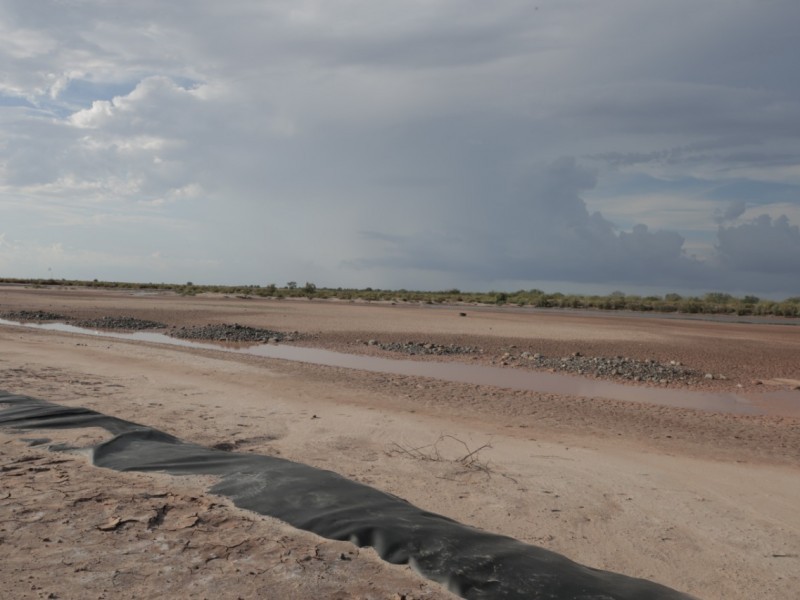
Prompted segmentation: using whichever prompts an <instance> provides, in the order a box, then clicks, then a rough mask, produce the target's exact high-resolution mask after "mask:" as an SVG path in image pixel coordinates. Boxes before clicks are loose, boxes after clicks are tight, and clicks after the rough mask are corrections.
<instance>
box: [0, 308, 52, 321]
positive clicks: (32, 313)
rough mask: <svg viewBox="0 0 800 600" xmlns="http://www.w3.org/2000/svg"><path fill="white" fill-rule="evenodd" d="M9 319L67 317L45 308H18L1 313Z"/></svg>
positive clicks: (46, 319)
mask: <svg viewBox="0 0 800 600" xmlns="http://www.w3.org/2000/svg"><path fill="white" fill-rule="evenodd" d="M0 317H2V318H3V319H8V320H9V321H66V320H67V317H65V316H64V315H60V314H58V313H54V312H48V311H45V310H16V311H9V312H4V313H2V314H0Z"/></svg>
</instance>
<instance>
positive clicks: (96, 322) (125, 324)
mask: <svg viewBox="0 0 800 600" xmlns="http://www.w3.org/2000/svg"><path fill="white" fill-rule="evenodd" d="M73 325H76V326H78V327H86V328H87V329H126V330H128V331H142V330H144V329H164V328H165V327H166V325H164V323H159V322H157V321H147V320H145V319H137V318H136V317H125V316H122V317H100V318H99V319H83V320H81V321H75V322H74V323H73Z"/></svg>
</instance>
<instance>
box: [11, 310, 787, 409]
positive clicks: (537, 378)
mask: <svg viewBox="0 0 800 600" xmlns="http://www.w3.org/2000/svg"><path fill="white" fill-rule="evenodd" d="M0 325H15V326H20V325H22V326H24V327H31V328H34V329H44V330H49V331H60V332H66V333H79V334H83V335H91V336H94V337H104V338H113V339H122V340H137V341H142V342H153V343H158V344H167V345H170V346H180V347H184V348H200V349H206V350H218V351H219V350H221V351H225V352H234V353H238V354H250V355H254V356H263V357H266V358H279V359H283V360H291V361H298V362H306V363H312V364H317V365H325V366H330V367H343V368H347V369H359V370H362V371H370V372H376V373H391V374H395V375H411V376H417V377H429V378H431V379H438V380H442V381H453V382H459V383H469V384H474V385H491V386H496V387H500V388H506V389H512V390H525V391H534V392H544V393H551V394H564V395H569V396H581V397H586V398H606V399H610V400H624V401H630V402H643V403H647V404H656V405H660V406H673V407H679V408H693V409H697V410H704V411H710V412H719V413H727V414H745V415H748V414H749V415H757V414H768V415H779V416H795V417H800V392H798V391H789V390H780V391H771V392H764V393H760V394H734V393H722V392H698V391H687V390H679V389H666V388H649V387H640V386H631V385H622V384H619V383H613V382H610V381H604V380H600V379H589V378H585V377H577V376H573V375H564V374H559V373H546V372H541V371H528V370H522V369H513V368H500V367H491V366H485V365H471V364H465V363H456V362H434V361H416V360H403V359H393V358H380V357H374V356H361V355H357V354H346V353H344V352H334V351H332V350H323V349H320V348H303V347H299V346H288V345H279V344H258V345H251V346H243V345H234V344H216V343H212V342H197V341H190V340H182V339H178V338H173V337H170V336H168V335H165V334H163V333H155V332H152V331H137V332H133V333H119V332H113V331H96V330H92V329H85V328H82V327H75V326H74V325H67V324H65V323H43V324H40V323H17V322H14V321H7V320H5V319H0Z"/></svg>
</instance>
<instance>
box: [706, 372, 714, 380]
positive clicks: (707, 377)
mask: <svg viewBox="0 0 800 600" xmlns="http://www.w3.org/2000/svg"><path fill="white" fill-rule="evenodd" d="M703 379H714V375H712V374H711V373H706V374H705V375H703Z"/></svg>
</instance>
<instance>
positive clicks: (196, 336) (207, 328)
mask: <svg viewBox="0 0 800 600" xmlns="http://www.w3.org/2000/svg"><path fill="white" fill-rule="evenodd" d="M168 335H171V336H172V337H176V338H181V339H184V340H214V341H218V342H261V343H267V342H293V341H295V340H297V339H298V338H299V337H300V334H299V332H297V331H294V332H292V333H283V332H280V331H273V330H271V329H258V328H255V327H248V326H246V325H239V324H238V323H234V324H232V325H229V324H221V325H198V326H194V327H180V328H176V329H172V330H170V331H169V332H168Z"/></svg>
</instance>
